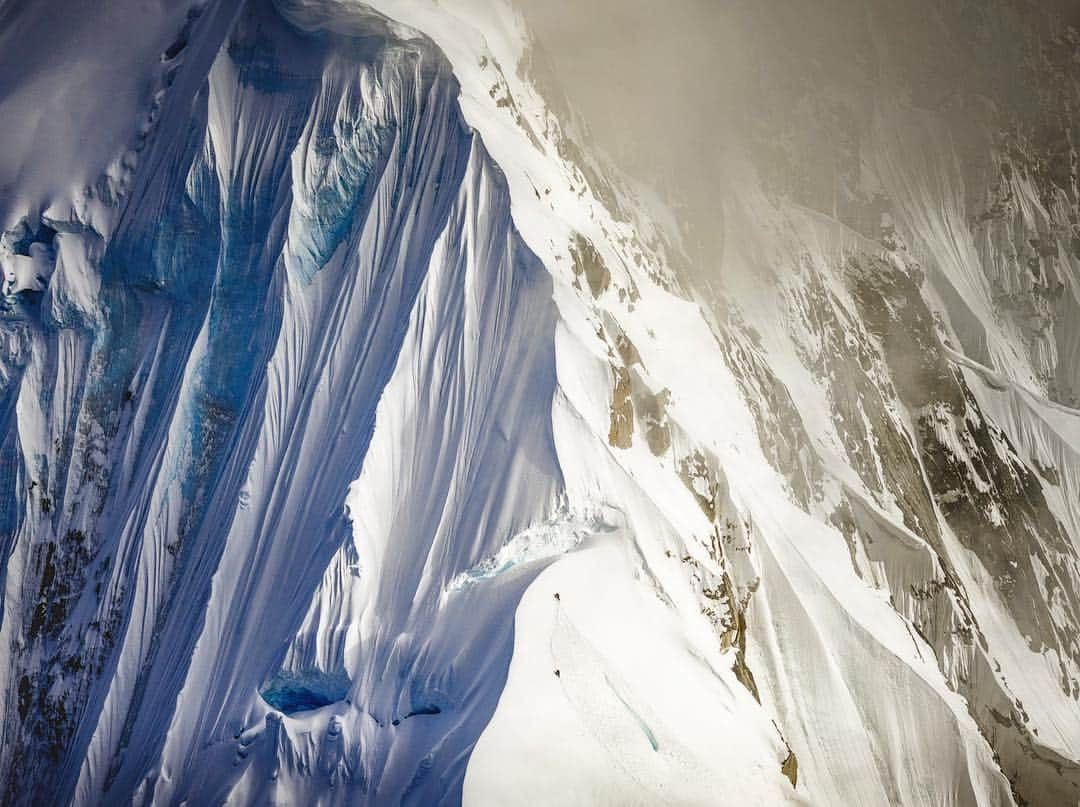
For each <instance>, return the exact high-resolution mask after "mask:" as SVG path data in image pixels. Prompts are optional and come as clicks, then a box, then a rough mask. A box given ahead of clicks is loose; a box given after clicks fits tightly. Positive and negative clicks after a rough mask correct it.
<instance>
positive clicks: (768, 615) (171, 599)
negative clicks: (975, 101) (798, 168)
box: [0, 0, 1080, 805]
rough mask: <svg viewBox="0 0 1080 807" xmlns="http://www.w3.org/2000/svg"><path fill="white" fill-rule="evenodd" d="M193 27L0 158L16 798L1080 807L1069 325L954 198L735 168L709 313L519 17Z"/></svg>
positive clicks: (885, 154) (297, 7)
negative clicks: (548, 77)
mask: <svg viewBox="0 0 1080 807" xmlns="http://www.w3.org/2000/svg"><path fill="white" fill-rule="evenodd" d="M35 13H36V12H35ZM5 14H6V15H8V17H9V18H11V19H16V18H18V19H25V20H27V22H25V25H37V24H41V23H40V19H41V18H38V17H36V16H35V17H31V16H25V17H24V16H23V15H21V14H20V13H19V12H17V11H15V10H13V9H12V8H11V7H9V8H7V9H2V8H0V16H3V15H5ZM26 14H27V15H29V12H26ZM184 14H186V16H183V15H181V14H180V12H175V16H174V12H169V13H168V14H166V13H164V12H163V13H162V14H161V15H158V16H156V17H155V25H158V24H159V25H160V29H158V28H155V29H154V30H160V31H161V32H169V31H171V30H172V29H175V30H176V31H177V34H176V35H175V36H176V37H178V38H173V37H174V35H173V34H172V33H168V34H166V33H162V35H161V37H160V39H161V41H162V42H170V43H173V44H169V45H165V46H161V47H162V48H163V50H161V51H160V55H154V54H153V53H151V52H150V51H149V50H148V51H147V52H146V53H142V52H140V51H138V49H128V50H127V51H125V53H126V54H127V55H130V58H131V62H130V65H131V69H132V70H134V71H135V72H136V74H137V75H141V76H144V77H147V78H146V83H145V85H144V86H155V85H154V82H155V81H157V82H159V83H160V87H161V92H160V93H158V94H157V95H155V96H152V97H153V100H152V101H150V102H149V107H147V105H146V101H145V99H144V100H143V101H142V102H141V103H142V106H143V107H144V108H148V109H149V110H150V112H148V113H147V115H146V117H145V119H144V123H143V124H142V125H141V128H138V127H139V126H140V124H133V126H135V127H136V128H135V129H134V130H133V131H132V130H125V129H124V127H123V126H122V125H121V124H119V123H117V124H116V130H115V131H113V130H111V129H109V128H105V129H103V130H101V131H100V132H98V133H97V134H96V135H95V139H94V140H93V150H92V155H93V156H92V157H91V153H90V152H88V156H87V158H86V162H85V163H84V164H81V165H80V170H82V171H85V172H88V173H87V175H86V177H87V178H86V180H85V183H86V185H87V187H86V189H85V190H84V188H83V187H82V186H78V187H76V188H75V189H74V191H73V190H72V189H71V188H67V187H61V185H59V184H57V182H56V181H54V179H50V178H49V177H48V176H46V168H48V169H49V170H52V168H51V167H50V166H49V164H48V160H49V157H50V155H52V154H53V153H54V152H55V153H59V154H61V155H62V156H63V158H64V159H70V156H71V155H70V151H71V148H70V145H69V144H68V145H65V144H64V143H63V142H61V143H60V144H59V145H57V143H56V142H55V141H53V140H49V139H45V140H42V141H40V142H38V143H36V144H33V143H30V141H26V143H28V145H26V144H24V146H20V149H24V150H23V151H20V152H18V153H17V154H15V156H13V157H12V155H11V154H9V155H7V156H8V157H11V159H12V160H13V163H12V164H13V165H16V168H14V169H12V170H11V171H8V170H7V168H6V167H5V176H8V175H11V176H13V177H15V179H13V180H11V181H12V182H15V184H16V185H17V188H18V192H17V193H16V192H15V191H12V192H11V193H8V194H7V196H5V199H4V204H5V205H6V208H5V209H6V210H7V209H10V210H11V211H13V212H11V213H10V216H9V217H10V222H9V223H8V224H7V231H6V232H5V234H4V237H3V240H2V241H0V252H2V259H3V261H4V262H5V263H4V265H5V270H6V271H8V272H9V273H10V274H9V277H8V285H7V286H6V287H5V299H4V308H3V310H2V314H0V317H2V318H0V329H2V330H0V333H2V334H3V338H4V344H5V347H6V348H7V349H6V350H5V351H4V352H3V354H2V355H3V358H2V362H0V392H2V395H3V397H2V398H0V418H2V419H0V439H2V443H0V496H2V497H3V498H2V499H0V538H2V539H3V540H4V542H5V549H6V550H7V555H8V561H7V565H6V568H5V578H4V597H3V612H2V615H3V623H2V626H0V634H2V635H0V642H3V646H4V647H5V648H9V652H8V654H7V656H5V663H4V664H3V666H2V668H0V670H2V672H0V683H2V689H3V691H4V693H5V696H4V703H3V709H4V720H3V726H4V728H3V731H4V743H3V750H2V751H0V770H2V771H3V773H2V775H0V778H2V781H3V783H4V790H5V799H6V801H9V802H11V803H15V804H19V803H28V804H29V803H78V804H98V803H128V802H133V803H139V804H150V803H158V804H172V803H176V804H180V803H188V804H203V803H209V804H216V803H224V802H226V801H228V802H230V803H245V804H246V803H264V802H267V801H273V802H277V803H304V804H307V803H317V804H338V803H342V804H344V803H348V804H355V803H370V804H398V803H410V804H440V803H457V802H459V801H462V800H464V801H466V802H469V803H477V804H508V803H528V804H535V803H550V804H575V803H613V804H627V803H642V804H653V803H658V802H659V803H673V804H707V803H717V802H720V803H732V804H744V803H769V804H774V803H786V802H792V803H822V804H834V803H854V802H856V801H858V802H862V803H868V804H897V803H902V804H927V805H931V804H934V805H937V804H942V803H947V804H965V805H966V804H973V805H975V804H977V805H997V804H1012V803H1015V802H1019V801H1021V800H1025V801H1027V802H1028V803H1032V804H1061V803H1075V802H1077V801H1078V799H1080V765H1078V762H1077V759H1078V756H1080V706H1078V697H1080V683H1078V680H1080V669H1078V665H1080V647H1078V646H1077V641H1078V640H1077V636H1078V631H1077V625H1078V622H1080V618H1078V614H1080V604H1078V602H1077V597H1078V594H1080V561H1078V555H1077V553H1078V552H1080V510H1078V507H1077V505H1076V502H1077V494H1078V493H1080V488H1078V485H1080V466H1078V465H1077V463H1078V461H1080V455H1078V454H1077V450H1076V447H1077V445H1078V442H1077V440H1078V437H1080V426H1078V423H1080V421H1078V417H1080V416H1078V415H1077V413H1076V411H1075V410H1073V409H1070V408H1069V407H1068V404H1069V401H1068V400H1067V399H1066V398H1064V397H1063V396H1062V395H1061V394H1060V389H1061V387H1054V388H1053V389H1051V388H1050V385H1049V384H1048V382H1047V380H1046V379H1047V378H1048V377H1049V375H1048V373H1050V368H1057V369H1055V370H1054V372H1053V375H1054V377H1055V378H1059V379H1063V383H1065V382H1068V379H1069V378H1070V376H1069V375H1068V373H1069V372H1070V370H1069V369H1068V368H1069V366H1070V365H1069V362H1068V360H1067V355H1068V354H1067V350H1065V349H1063V348H1062V345H1064V346H1065V348H1067V347H1068V344H1069V340H1070V338H1071V337H1069V336H1068V334H1069V333H1071V331H1070V330H1069V329H1070V328H1072V327H1074V326H1073V324H1072V323H1074V322H1075V318H1074V317H1073V316H1072V314H1071V313H1070V312H1069V311H1068V310H1063V311H1059V312H1057V314H1056V317H1057V319H1056V323H1057V324H1055V331H1054V333H1055V334H1063V335H1061V336H1059V337H1055V339H1058V341H1057V342H1056V343H1055V344H1056V345H1057V346H1058V347H1056V348H1050V347H1047V345H1049V344H1050V342H1048V341H1045V340H1044V342H1042V343H1040V344H1042V347H1039V346H1038V345H1036V346H1035V347H1034V348H1032V344H1031V343H1030V342H1029V341H1026V340H1025V338H1024V337H1023V336H1022V334H1021V330H1022V327H1021V325H1018V324H1017V323H1016V322H1015V321H1012V320H1009V319H1008V318H1003V317H1001V316H1000V310H999V308H1000V306H999V302H1000V301H998V300H996V298H995V297H994V296H993V294H992V292H991V291H990V288H991V287H992V286H993V281H992V279H989V280H988V278H987V276H986V275H985V273H982V272H981V271H980V270H981V269H985V267H986V266H988V265H991V264H994V259H993V258H992V257H991V258H987V257H986V256H987V254H989V255H991V256H993V255H1000V254H1002V253H1001V252H1000V251H996V252H995V251H993V249H991V252H990V253H987V252H986V250H987V249H988V248H987V247H986V246H985V245H982V244H980V243H977V238H978V237H979V234H978V230H977V228H976V229H975V230H974V231H973V230H972V229H971V228H969V226H968V223H967V219H966V218H965V215H964V207H963V205H964V204H965V202H964V199H963V194H962V193H960V191H959V190H958V189H957V188H958V187H959V185H957V184H952V183H954V180H956V177H955V176H954V175H953V174H952V173H950V171H951V169H950V168H949V167H948V165H947V163H948V162H949V161H950V160H951V159H952V157H951V155H950V153H949V152H948V151H947V150H946V149H944V148H943V147H942V148H941V149H940V151H935V149H938V148H939V146H938V144H937V142H936V141H932V145H930V146H929V148H927V143H926V142H925V141H923V140H920V139H919V137H917V136H915V135H910V134H905V133H904V131H903V130H902V129H901V127H900V124H896V125H895V126H890V125H888V123H887V121H886V122H885V123H881V124H880V125H881V126H882V127H883V128H882V129H881V130H880V138H879V140H878V141H875V144H876V145H875V147H874V148H873V149H870V150H869V153H870V154H872V155H873V160H872V161H871V160H869V159H868V161H867V162H868V164H870V163H871V162H872V163H873V166H874V168H873V170H874V172H875V182H876V183H877V186H878V187H881V188H888V193H889V195H890V197H891V198H893V199H894V200H895V202H896V209H895V220H896V223H895V225H893V228H892V229H891V230H890V231H888V232H887V233H884V234H877V235H880V237H879V238H876V239H871V238H868V237H867V236H866V235H863V234H860V233H858V232H856V230H855V229H852V228H851V227H849V226H847V225H845V224H844V223H842V222H841V221H840V220H838V219H837V218H836V217H831V216H826V215H823V214H821V213H818V212H815V211H813V210H812V209H809V208H807V207H802V206H799V205H798V204H795V203H794V202H792V201H790V200H777V199H775V198H769V197H768V196H767V195H766V194H765V193H764V192H763V191H762V189H761V182H760V181H759V179H758V177H757V176H756V175H755V174H754V172H753V171H752V170H751V169H750V168H749V167H748V166H747V164H745V163H734V164H733V165H732V166H731V168H730V170H729V176H730V180H731V181H730V185H729V187H727V188H726V189H725V190H724V192H723V195H722V199H721V201H722V202H723V206H724V211H723V212H724V215H723V227H724V234H725V237H724V245H725V252H724V254H723V255H722V256H720V258H719V260H720V263H721V264H722V268H724V269H725V270H727V271H725V272H724V273H723V277H724V280H723V283H722V284H718V285H716V286H714V287H713V291H712V296H710V297H708V298H705V297H703V298H701V300H700V301H698V300H696V299H695V298H693V297H692V296H691V294H690V293H689V292H688V291H686V289H687V288H688V284H686V283H685V282H682V281H680V279H678V278H677V277H676V274H675V272H674V271H673V270H672V268H671V265H670V262H671V261H673V260H678V257H677V256H678V251H677V248H676V247H674V246H673V243H674V242H673V240H672V239H673V237H674V234H673V233H672V232H670V231H669V230H665V229H664V227H663V226H662V225H661V224H660V223H657V222H659V221H662V219H660V218H657V217H653V216H651V215H650V212H649V210H648V207H649V205H647V204H646V203H645V202H644V201H643V200H641V199H639V198H636V197H634V196H633V195H632V194H630V193H629V192H627V191H625V190H622V189H620V188H619V187H617V186H614V185H611V184H609V182H608V181H607V180H604V179H603V178H602V175H601V174H599V173H598V172H597V170H596V168H595V166H594V165H593V164H592V162H591V161H589V160H588V159H587V157H585V156H584V155H583V153H582V152H581V151H580V149H579V148H578V147H577V146H575V145H574V144H573V143H572V142H571V140H570V138H569V137H568V136H567V135H566V134H565V133H564V131H563V129H562V127H561V125H560V122H559V121H558V120H557V119H556V118H555V116H554V115H553V114H552V113H551V112H550V111H549V108H548V106H547V104H546V103H545V102H544V100H543V99H542V98H541V97H540V95H539V94H538V93H537V91H536V89H535V87H534V86H533V83H532V79H531V78H530V76H529V75H528V72H527V70H526V69H525V61H524V59H525V56H526V54H527V49H528V39H527V35H526V32H525V31H524V29H523V27H522V23H521V20H520V19H519V18H518V17H517V16H516V14H515V13H513V12H512V10H511V9H510V8H509V7H507V6H504V5H502V4H489V3H474V2H470V0H442V2H439V3H431V4H428V3H424V4H418V3H412V2H398V1H397V0H375V2H371V3H358V2H339V1H337V0H280V2H277V3H271V2H269V0H251V2H247V3H225V2H223V3H217V4H214V3H211V4H208V5H207V6H205V7H203V8H200V9H198V10H197V11H193V12H187V11H185V12H184ZM181 18H182V19H181ZM87 24H88V25H89V26H91V27H93V28H94V29H95V30H96V29H97V27H100V30H101V31H102V34H101V35H102V36H103V37H107V36H109V35H110V34H109V31H110V30H111V28H110V25H109V24H108V20H107V19H105V18H95V19H93V20H91V21H90V22H89V23H87ZM111 35H112V36H115V33H112V34H111ZM149 39H150V38H149V37H148V38H147V40H146V41H149ZM73 42H75V44H74V45H72V47H76V45H77V44H78V42H79V40H78V39H77V38H76V39H75V40H73ZM180 42H183V44H176V43H180ZM140 47H141V45H140ZM147 47H148V48H149V45H148V46H147ZM154 47H155V48H156V47H159V46H158V45H157V44H155V45H154ZM148 54H149V55H148ZM27 69H28V68H27ZM102 69H104V68H102ZM110 69H111V68H110ZM49 79H50V80H51V81H61V80H62V76H59V75H58V74H54V75H51V76H50V77H49ZM66 91H67V88H65V92H66ZM93 91H95V92H104V90H102V89H101V88H100V87H98V88H96V89H94V90H93ZM23 92H24V88H20V91H19V93H15V94H14V95H8V96H6V97H4V98H0V119H6V118H4V115H5V113H6V112H7V111H9V110H10V109H14V108H16V106H18V105H20V104H21V103H22V102H21V101H19V100H18V99H19V98H21V97H22V95H20V93H23ZM133 97H134V96H133ZM147 97H151V96H147ZM12 99H14V100H12ZM132 103H133V105H134V106H138V105H139V102H134V101H133V102H132ZM5 104H7V105H8V106H4V105H5ZM882 120H883V121H884V120H885V119H884V118H882ZM905 125H906V123H905ZM20 142H23V141H20ZM919 147H922V148H923V151H925V152H926V153H928V154H930V155H931V158H932V159H937V160H938V161H939V162H940V163H942V165H936V166H935V165H933V164H931V162H930V159H931V158H927V159H925V160H924V159H923V153H922V152H918V148H919ZM909 149H915V150H916V152H917V153H916V154H914V155H913V154H911V153H909V152H908V151H907V150H909ZM935 155H936V156H935ZM39 165H40V166H43V167H40V168H39ZM23 166H26V169H25V170H26V171H27V172H28V173H19V172H20V171H22V170H23ZM117 166H119V167H120V168H119V169H118V168H117ZM31 175H33V176H34V177H36V178H42V177H44V178H43V179H41V181H40V182H38V181H37V179H35V180H34V181H30V180H25V181H24V179H23V177H29V176H31ZM56 176H62V177H76V180H77V181H79V180H78V177H79V174H78V173H77V172H76V173H71V172H69V171H66V170H64V171H59V169H58V173H57V174H56ZM99 176H100V177H101V178H100V179H99V178H98V177H99ZM5 181H7V180H5ZM956 181H957V182H959V181H958V180H956ZM961 184H962V183H961ZM1061 204H1064V202H1063V201H1062V202H1061ZM1025 209H1026V208H1025ZM6 215H8V214H6ZM1023 215H1033V214H1029V213H1024V214H1023ZM1018 226H1019V225H1018ZM973 233H974V234H973ZM994 249H997V248H994ZM994 265H996V264H994ZM924 266H925V267H926V269H925V270H924V269H923V267H924ZM1070 288H1074V287H1072V286H1070ZM1054 350H1059V351H1062V350H1065V352H1063V353H1062V352H1059V353H1054ZM1055 356H1056V357H1057V358H1055ZM1062 356H1066V358H1062ZM1062 368H1064V369H1062ZM1068 383H1071V382H1068Z"/></svg>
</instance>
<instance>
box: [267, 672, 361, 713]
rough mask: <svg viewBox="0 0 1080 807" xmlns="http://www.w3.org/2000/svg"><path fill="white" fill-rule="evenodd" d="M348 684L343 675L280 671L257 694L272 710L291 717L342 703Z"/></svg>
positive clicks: (350, 683)
mask: <svg viewBox="0 0 1080 807" xmlns="http://www.w3.org/2000/svg"><path fill="white" fill-rule="evenodd" d="M351 685H352V682H351V681H350V680H349V676H347V675H345V674H344V673H324V672H323V671H322V670H304V671H302V672H289V671H287V670H281V671H279V672H278V673H277V675H275V676H274V677H273V678H271V679H270V680H269V681H268V682H267V683H266V685H265V686H263V687H262V689H260V690H259V695H260V696H261V697H262V699H263V700H264V701H266V703H267V705H269V706H271V707H272V708H274V709H277V710H278V711H279V712H284V713H285V714H287V715H293V714H296V713H297V712H308V711H311V710H312V709H320V708H322V707H323V706H329V705H330V704H331V703H337V702H338V701H340V700H344V699H345V696H346V695H348V693H349V687H350V686H351Z"/></svg>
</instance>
